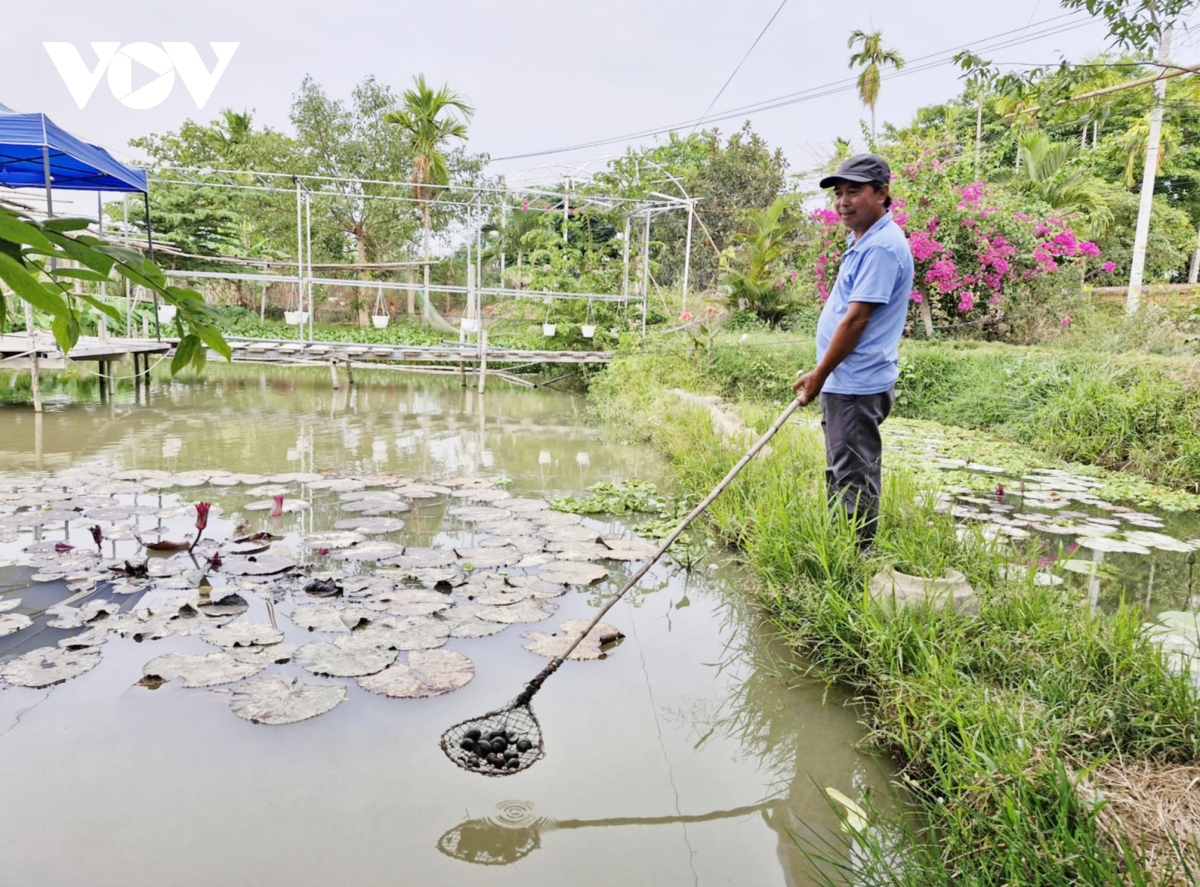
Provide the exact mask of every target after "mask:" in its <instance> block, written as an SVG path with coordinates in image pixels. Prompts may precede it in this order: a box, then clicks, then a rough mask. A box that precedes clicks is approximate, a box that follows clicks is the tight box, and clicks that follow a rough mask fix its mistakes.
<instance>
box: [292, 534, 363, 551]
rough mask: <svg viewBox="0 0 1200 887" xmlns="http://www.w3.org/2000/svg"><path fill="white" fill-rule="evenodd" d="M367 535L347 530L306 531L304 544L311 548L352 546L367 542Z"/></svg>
mask: <svg viewBox="0 0 1200 887" xmlns="http://www.w3.org/2000/svg"><path fill="white" fill-rule="evenodd" d="M365 541H366V537H365V536H363V535H362V534H361V533H354V532H350V531H346V530H332V531H330V530H326V531H324V532H321V533H306V534H305V536H304V544H305V545H307V546H308V547H309V548H350V547H351V546H354V545H358V544H359V543H360V542H365Z"/></svg>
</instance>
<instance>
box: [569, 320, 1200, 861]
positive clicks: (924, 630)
mask: <svg viewBox="0 0 1200 887" xmlns="http://www.w3.org/2000/svg"><path fill="white" fill-rule="evenodd" d="M745 344H746V343H743V346H745ZM768 353H770V354H771V358H770V361H771V362H770V363H759V361H760V357H759V356H758V355H760V354H761V355H765V354H768ZM797 353H799V352H797ZM810 360H811V357H810ZM775 361H779V362H780V363H781V364H782V361H780V358H779V355H778V350H775V351H772V352H767V351H766V350H765V349H764V350H763V351H761V352H760V351H756V350H754V349H752V348H749V347H742V348H740V349H737V350H736V352H734V353H726V354H724V355H723V354H722V353H721V351H720V350H718V352H717V353H716V354H714V355H713V359H712V362H711V363H707V362H701V361H692V360H689V359H687V358H686V356H685V357H683V358H681V359H675V358H671V357H670V356H668V355H664V353H663V352H662V351H661V350H656V349H650V351H649V353H645V354H642V355H640V356H639V355H632V356H630V357H627V358H625V359H623V360H621V361H618V362H617V363H616V364H614V365H613V366H612V367H611V368H610V370H609V371H608V372H607V373H605V374H604V375H602V376H601V377H600V378H599V379H598V380H597V381H596V382H595V383H594V384H593V386H592V398H593V403H594V405H595V408H596V410H597V412H598V413H599V414H600V415H601V416H602V417H604V418H605V419H606V420H607V421H608V422H610V423H612V424H613V425H614V427H617V428H620V429H622V433H623V434H624V435H625V436H627V437H630V438H634V437H640V438H645V439H648V440H649V441H651V442H652V443H653V444H654V445H655V446H656V447H657V448H658V449H659V450H661V451H662V452H663V453H664V454H665V455H666V456H667V457H668V458H669V459H670V461H671V464H672V465H673V466H674V469H675V472H676V475H677V480H678V484H679V486H680V488H681V490H680V491H681V492H685V493H693V494H702V493H703V492H706V491H707V490H708V489H710V488H711V487H712V486H713V485H714V484H715V483H716V482H717V481H718V480H719V479H720V478H721V477H722V476H723V475H724V473H725V472H726V471H727V470H728V467H729V465H730V464H732V462H733V461H734V460H735V459H736V458H737V456H738V455H739V454H740V452H739V451H738V450H737V449H735V448H731V446H730V445H729V444H726V443H723V442H722V441H720V440H718V439H717V438H716V437H715V436H714V434H713V431H712V428H711V422H710V419H709V416H708V415H707V414H706V413H705V412H703V411H701V410H698V409H696V408H694V407H691V408H689V407H686V406H684V405H682V404H681V403H680V402H679V401H677V400H676V399H675V398H674V397H673V396H671V395H669V394H668V393H667V389H669V388H670V387H674V386H678V387H684V388H691V389H692V390H705V389H706V388H711V385H712V382H713V380H714V379H723V380H725V381H726V382H727V383H728V384H729V385H730V386H731V387H732V390H733V391H734V392H736V391H737V390H738V386H742V387H743V390H744V391H748V392H753V393H755V394H756V396H758V397H760V398H770V397H773V396H779V394H780V393H781V392H779V390H778V386H779V385H782V383H784V382H786V381H790V377H791V373H792V372H794V370H792V369H791V367H793V366H796V365H802V364H796V363H794V362H793V363H791V364H782V365H783V367H784V371H783V372H780V371H779V370H778V369H769V367H773V366H774V362H775ZM722 363H724V367H725V368H724V369H723V370H722V369H720V367H721V366H722ZM734 363H736V364H737V365H738V366H741V367H749V366H751V365H753V364H756V363H757V364H758V365H759V366H760V367H761V372H762V373H763V374H766V373H767V372H772V374H773V377H772V378H771V379H765V378H756V377H755V375H754V373H743V372H742V371H740V370H739V371H737V372H735V371H734V370H733V364H734ZM714 368H716V369H714ZM788 370H790V372H788ZM726 390H727V392H728V391H729V390H730V389H726ZM777 409H778V408H777V407H774V406H771V405H769V404H767V405H758V406H756V405H751V404H748V405H745V406H744V408H743V412H744V414H745V415H744V418H745V419H746V421H747V424H750V425H755V426H757V427H759V428H763V427H766V425H767V424H768V423H769V421H770V420H771V418H772V417H773V413H774V412H775V411H777ZM772 446H773V452H772V454H771V456H770V457H769V458H766V459H760V460H757V461H755V462H754V463H752V464H751V465H750V466H748V467H747V469H746V471H745V472H744V474H743V476H742V477H740V478H739V480H738V481H737V482H735V484H734V485H733V486H732V487H731V488H730V489H729V490H728V491H727V492H726V493H725V494H724V495H723V496H722V497H721V498H720V499H718V500H717V502H716V503H715V504H714V505H713V507H712V509H711V525H710V526H711V530H712V532H713V533H714V534H715V535H717V536H718V537H720V538H721V539H722V540H723V541H725V542H727V543H730V544H732V545H736V546H737V547H738V548H739V549H740V550H741V551H742V552H743V553H744V556H745V559H746V560H747V562H748V563H749V564H750V565H751V566H752V567H753V569H754V572H755V574H756V575H757V577H758V579H759V588H758V591H759V593H760V594H761V596H762V599H763V601H764V602H765V604H766V606H767V608H768V611H769V613H770V614H771V618H772V619H773V620H774V622H775V623H776V625H777V627H778V629H779V631H780V633H781V635H782V636H783V637H784V638H785V639H787V641H788V642H789V643H790V644H791V645H792V646H793V647H794V648H796V649H797V650H799V651H801V652H802V653H803V654H804V656H805V657H806V661H807V663H809V666H810V667H811V668H812V669H813V670H814V671H815V672H816V673H818V674H820V675H822V676H824V677H825V678H827V679H829V680H834V681H839V682H842V683H844V684H847V685H849V686H850V687H851V688H852V689H853V690H854V691H855V693H856V694H857V696H858V697H859V698H860V699H861V700H862V713H863V717H864V720H865V722H866V723H867V725H868V727H869V729H870V734H871V740H872V742H873V743H874V744H875V745H876V746H877V747H878V748H880V749H881V750H883V751H885V752H887V753H888V754H891V755H893V756H895V757H896V758H897V759H898V760H899V761H900V762H901V763H902V764H903V765H904V771H903V772H904V776H905V779H906V780H908V787H909V788H910V789H911V792H912V795H913V797H915V798H916V800H917V802H918V806H919V807H920V809H921V810H922V812H923V813H924V814H925V816H923V817H922V820H921V821H922V826H921V829H920V832H919V834H917V835H916V836H915V838H916V840H915V842H913V846H911V847H909V846H906V848H905V850H904V852H903V853H896V852H894V851H893V849H892V848H893V847H894V845H895V844H896V843H897V842H898V841H904V842H906V843H907V842H909V841H913V838H914V836H913V835H908V836H898V835H897V834H896V830H897V829H898V828H900V826H899V825H898V824H896V823H891V824H880V823H876V824H875V825H874V826H873V827H871V828H869V829H866V830H865V831H864V832H862V833H861V834H860V835H859V836H858V838H857V842H858V844H859V849H858V852H857V853H856V854H855V857H856V858H857V859H858V860H859V863H860V864H861V865H862V866H863V867H864V868H866V869H870V871H866V872H860V873H859V877H860V879H859V880H858V881H857V883H890V884H913V885H916V884H923V885H928V884H950V883H954V884H980V885H1001V884H1009V885H1011V884H1112V885H1117V884H1128V883H1135V884H1136V883H1145V884H1152V883H1177V884H1178V883H1192V881H1191V880H1189V879H1191V878H1194V877H1196V876H1197V873H1198V872H1200V854H1198V852H1197V849H1196V847H1195V846H1194V845H1193V846H1181V845H1173V844H1172V842H1171V841H1172V838H1178V839H1181V840H1183V841H1185V842H1186V841H1187V840H1189V839H1192V838H1194V837H1195V836H1194V835H1189V834H1186V833H1184V834H1179V833H1173V832H1171V831H1170V830H1164V829H1162V828H1159V827H1158V826H1156V825H1155V824H1154V822H1153V820H1152V818H1151V817H1149V816H1147V818H1146V820H1145V822H1146V824H1147V828H1146V829H1144V830H1143V829H1140V828H1139V827H1138V826H1139V824H1140V823H1139V822H1137V821H1135V820H1136V817H1137V814H1138V812H1139V810H1141V809H1142V808H1140V807H1139V806H1138V804H1137V803H1136V798H1137V797H1138V795H1137V793H1136V791H1135V789H1134V783H1135V782H1136V780H1137V778H1139V777H1137V774H1152V775H1154V776H1155V777H1161V776H1162V774H1164V773H1172V772H1186V773H1193V772H1194V773H1198V774H1200V770H1195V769H1194V768H1195V767H1196V766H1197V765H1200V699H1198V698H1197V694H1196V692H1195V689H1194V688H1193V687H1192V685H1191V684H1190V683H1189V682H1188V680H1187V679H1186V677H1184V678H1181V677H1177V676H1173V675H1172V674H1171V673H1170V672H1169V671H1168V669H1167V668H1166V666H1165V663H1164V661H1163V658H1162V656H1161V655H1160V653H1159V652H1158V650H1157V648H1155V647H1154V646H1153V645H1152V644H1151V643H1150V642H1148V641H1147V640H1146V639H1145V637H1144V635H1143V634H1142V632H1141V622H1142V615H1141V614H1140V613H1139V612H1137V611H1135V610H1134V609H1132V608H1131V609H1123V610H1120V611H1118V612H1115V613H1109V614H1101V613H1093V612H1092V611H1091V610H1090V609H1088V608H1087V607H1086V605H1084V604H1083V603H1082V602H1081V601H1079V600H1076V599H1074V598H1073V597H1072V596H1071V594H1070V593H1069V592H1064V591H1063V590H1061V589H1060V588H1052V587H1043V586H1038V585H1035V584H1034V582H1033V580H1032V576H1027V577H1026V578H1024V579H1021V580H1020V581H1017V580H1014V579H1012V578H1011V577H1010V576H1009V574H1008V572H1007V571H1006V570H1004V569H1003V568H1004V566H1005V564H1006V563H1008V562H1009V560H1010V558H1011V557H1012V556H1013V552H1012V550H1011V549H1010V548H1008V546H1009V545H1011V543H1009V542H1006V541H994V542H988V541H986V540H985V539H984V538H983V536H982V535H981V534H980V533H978V532H977V531H968V532H967V533H966V534H965V535H962V534H960V533H959V532H958V531H957V528H956V527H955V524H954V521H953V520H952V519H951V518H949V517H947V516H944V515H939V514H937V513H935V511H934V509H933V507H932V504H930V502H931V498H932V497H923V496H919V495H918V490H917V489H916V487H915V484H914V481H913V478H912V476H911V475H908V474H906V473H904V472H903V471H900V472H891V473H890V474H889V478H888V482H887V490H886V494H885V501H884V508H883V516H882V523H881V534H880V538H879V554H878V555H877V556H876V557H874V558H872V559H868V560H864V559H862V558H860V557H859V556H858V553H857V548H856V546H855V544H854V540H853V537H852V534H851V533H850V532H849V528H848V527H846V526H845V525H844V523H843V522H841V521H839V520H838V519H837V518H836V517H835V516H832V515H831V514H830V512H829V511H828V510H827V509H826V507H825V503H824V497H823V493H822V490H821V476H822V470H823V467H824V460H823V455H822V450H821V446H820V442H819V440H818V438H817V433H816V431H815V430H813V429H811V428H809V427H807V426H804V425H799V424H797V425H789V426H788V427H786V428H785V429H784V430H783V431H782V432H781V433H780V435H779V436H778V437H777V439H776V441H775V442H774V443H773V445H772ZM885 562H890V563H893V564H895V565H896V566H897V567H898V568H899V569H901V570H904V571H906V572H912V573H919V574H923V575H937V574H940V573H941V571H942V570H944V569H946V568H954V569H957V570H960V571H962V572H963V573H964V574H965V575H966V576H967V578H968V579H969V581H970V582H971V584H972V586H973V587H974V588H975V589H976V590H977V592H978V594H979V599H980V613H979V615H978V616H977V617H974V618H963V617H958V616H955V615H953V614H948V613H941V612H932V611H923V610H902V611H901V612H899V613H897V614H894V615H889V614H888V613H886V612H884V611H883V610H881V609H880V608H879V607H878V606H876V605H874V604H872V603H871V602H870V600H869V598H868V596H867V595H866V594H865V591H864V589H865V585H866V582H867V580H868V579H869V577H870V576H871V575H873V574H874V573H875V572H876V571H877V570H878V569H879V568H880V566H881V565H882V564H883V563H885ZM1006 577H1007V578H1006ZM1171 768H1193V769H1187V770H1178V769H1175V770H1172V769H1171ZM1147 778H1148V777H1147ZM1138 785H1139V786H1144V785H1145V781H1144V780H1143V782H1141V783H1138ZM1123 786H1124V787H1123ZM1184 786H1185V787H1186V782H1185V783H1184ZM1163 800H1164V799H1163V798H1162V797H1159V798H1158V799H1157V801H1156V803H1161V802H1163ZM1118 810H1119V811H1121V815H1120V816H1119V817H1118V816H1116V815H1115V813H1114V811H1118Z"/></svg>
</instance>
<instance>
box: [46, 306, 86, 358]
mask: <svg viewBox="0 0 1200 887" xmlns="http://www.w3.org/2000/svg"><path fill="white" fill-rule="evenodd" d="M50 329H51V330H52V331H53V333H54V340H55V341H56V342H58V347H59V348H61V349H62V352H63V354H66V353H67V352H68V351H70V350H71V349H72V348H74V347H75V343H76V342H78V341H79V320H78V319H77V318H76V317H75V315H74V314H68V315H67V316H66V317H56V318H55V319H54V323H53V324H51V326H50Z"/></svg>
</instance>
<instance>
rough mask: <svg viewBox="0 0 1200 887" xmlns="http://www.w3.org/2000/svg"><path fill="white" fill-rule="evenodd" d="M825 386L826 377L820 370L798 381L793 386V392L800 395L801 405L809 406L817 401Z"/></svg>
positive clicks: (803, 376) (804, 375)
mask: <svg viewBox="0 0 1200 887" xmlns="http://www.w3.org/2000/svg"><path fill="white" fill-rule="evenodd" d="M824 386H825V375H824V374H823V373H822V372H821V371H820V370H813V371H812V372H811V373H804V374H803V375H802V376H801V377H800V378H799V379H797V380H796V381H795V383H794V384H793V385H792V390H793V391H798V392H799V393H800V405H801V406H808V405H809V404H810V403H812V402H813V401H814V400H816V399H817V397H818V396H819V395H820V393H821V389H822V388H823V387H824Z"/></svg>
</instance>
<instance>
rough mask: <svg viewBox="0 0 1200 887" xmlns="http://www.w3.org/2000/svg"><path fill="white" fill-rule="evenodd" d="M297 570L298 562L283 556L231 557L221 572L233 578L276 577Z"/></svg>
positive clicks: (222, 564) (223, 565)
mask: <svg viewBox="0 0 1200 887" xmlns="http://www.w3.org/2000/svg"><path fill="white" fill-rule="evenodd" d="M295 568H296V561H294V560H293V559H292V558H290V557H286V556H285V555H281V554H263V555H253V554H252V555H247V556H246V557H239V556H236V555H235V556H230V557H227V558H225V560H224V561H223V562H222V563H221V572H223V573H228V574H229V575H231V576H275V575H277V574H279V573H286V572H287V571H288V570H293V569H295Z"/></svg>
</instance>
